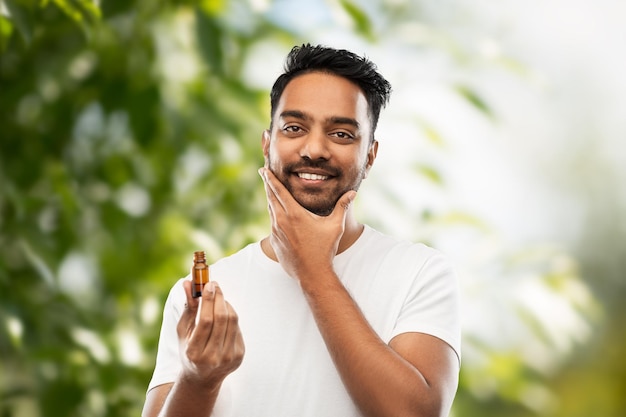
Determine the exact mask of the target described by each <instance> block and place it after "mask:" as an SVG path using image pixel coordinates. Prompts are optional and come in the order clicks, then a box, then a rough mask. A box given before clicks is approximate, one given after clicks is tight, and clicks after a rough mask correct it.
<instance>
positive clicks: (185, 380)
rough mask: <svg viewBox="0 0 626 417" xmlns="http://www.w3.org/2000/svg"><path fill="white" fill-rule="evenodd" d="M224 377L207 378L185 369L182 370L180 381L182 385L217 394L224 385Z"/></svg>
mask: <svg viewBox="0 0 626 417" xmlns="http://www.w3.org/2000/svg"><path fill="white" fill-rule="evenodd" d="M223 381H224V378H221V379H219V378H207V377H201V376H199V375H193V374H189V373H186V372H184V371H182V372H181V374H180V376H179V378H178V383H179V384H180V385H184V386H188V387H189V388H190V389H193V390H196V391H198V392H203V393H205V394H215V395H217V393H218V392H219V390H220V388H221V387H222V382H223Z"/></svg>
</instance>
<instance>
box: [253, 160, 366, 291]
mask: <svg viewBox="0 0 626 417" xmlns="http://www.w3.org/2000/svg"><path fill="white" fill-rule="evenodd" d="M259 174H260V175H261V177H262V178H263V181H264V183H265V192H266V194H267V202H268V209H269V214H270V220H271V223H272V233H271V235H270V244H271V245H272V248H273V249H274V252H275V254H276V257H277V258H278V261H279V262H280V264H281V265H282V267H283V268H284V269H285V271H286V272H287V273H288V274H289V275H290V276H292V277H294V278H297V279H304V278H305V277H307V276H310V275H311V274H312V273H313V274H314V273H315V272H319V271H321V270H330V269H332V261H333V258H334V257H335V255H336V254H337V250H338V247H339V241H340V240H341V237H342V236H343V233H344V228H345V220H346V214H347V212H348V207H349V206H350V204H351V203H352V201H353V200H354V197H355V196H356V192H355V191H348V192H346V193H345V194H344V195H343V196H341V198H340V199H339V201H338V202H337V204H336V206H335V209H334V210H333V212H332V213H331V214H330V215H329V216H327V217H323V216H318V215H316V214H313V213H311V212H310V211H308V210H306V209H305V208H304V207H302V206H301V205H300V204H299V203H298V202H297V201H296V200H295V199H294V198H293V196H292V195H291V194H290V193H289V191H288V190H287V189H286V188H285V187H284V186H283V184H282V183H281V182H280V181H279V180H278V179H277V178H276V176H274V174H273V173H272V172H271V171H270V170H269V169H268V168H261V169H260V170H259Z"/></svg>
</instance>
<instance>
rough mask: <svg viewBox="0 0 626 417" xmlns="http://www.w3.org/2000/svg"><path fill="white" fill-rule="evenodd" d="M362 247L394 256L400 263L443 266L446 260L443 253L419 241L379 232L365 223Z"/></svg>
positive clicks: (368, 250) (372, 251)
mask: <svg viewBox="0 0 626 417" xmlns="http://www.w3.org/2000/svg"><path fill="white" fill-rule="evenodd" d="M363 248H364V249H365V251H367V252H371V253H378V254H379V255H380V256H384V257H386V258H387V257H391V258H395V259H396V260H398V261H402V264H406V263H407V262H408V263H412V264H421V265H424V264H426V263H428V264H438V265H441V266H443V265H444V264H447V263H448V261H447V260H446V257H445V256H444V254H443V253H441V252H440V251H439V250H437V249H434V248H432V247H430V246H428V245H426V244H424V243H421V242H412V241H410V240H406V239H400V238H397V237H394V236H390V235H387V234H384V233H382V232H379V231H378V230H376V229H374V228H372V227H371V226H368V225H365V229H364V231H363Z"/></svg>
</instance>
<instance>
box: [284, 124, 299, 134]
mask: <svg viewBox="0 0 626 417" xmlns="http://www.w3.org/2000/svg"><path fill="white" fill-rule="evenodd" d="M283 132H284V133H285V135H287V136H297V135H300V134H302V133H303V132H304V129H303V128H302V127H301V126H298V125H287V126H285V127H283Z"/></svg>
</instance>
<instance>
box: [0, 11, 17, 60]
mask: <svg viewBox="0 0 626 417" xmlns="http://www.w3.org/2000/svg"><path fill="white" fill-rule="evenodd" d="M13 28H14V26H13V23H11V21H10V20H9V19H7V18H6V17H4V16H2V15H0V54H2V53H3V52H4V51H6V49H7V48H8V46H9V39H11V35H12V34H13Z"/></svg>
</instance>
